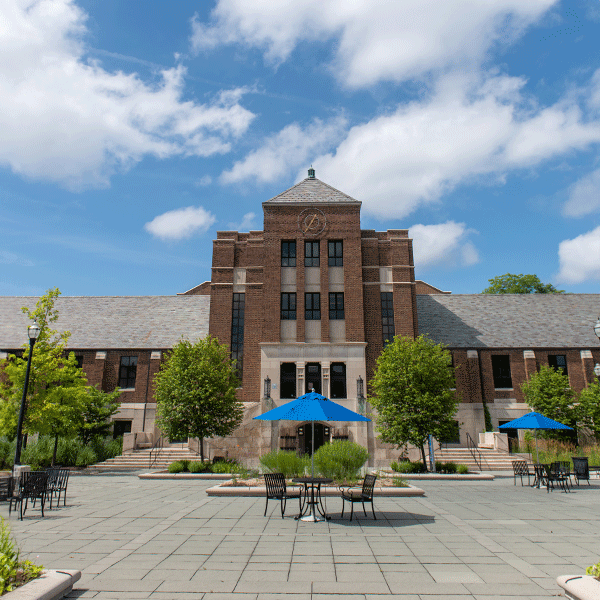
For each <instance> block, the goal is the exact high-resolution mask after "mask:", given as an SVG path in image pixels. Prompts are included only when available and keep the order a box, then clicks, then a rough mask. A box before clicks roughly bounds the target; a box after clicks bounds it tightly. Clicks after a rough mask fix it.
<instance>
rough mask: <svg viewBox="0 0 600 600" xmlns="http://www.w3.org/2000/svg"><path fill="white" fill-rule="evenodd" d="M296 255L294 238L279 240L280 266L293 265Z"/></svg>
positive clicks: (294, 264)
mask: <svg viewBox="0 0 600 600" xmlns="http://www.w3.org/2000/svg"><path fill="white" fill-rule="evenodd" d="M296 257H297V248H296V240H281V266H282V267H295V266H296Z"/></svg>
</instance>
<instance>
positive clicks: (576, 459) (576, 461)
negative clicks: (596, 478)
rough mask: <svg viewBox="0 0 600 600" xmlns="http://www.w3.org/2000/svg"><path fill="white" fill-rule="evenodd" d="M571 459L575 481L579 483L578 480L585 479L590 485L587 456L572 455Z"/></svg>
mask: <svg viewBox="0 0 600 600" xmlns="http://www.w3.org/2000/svg"><path fill="white" fill-rule="evenodd" d="M571 460H572V461H573V475H574V476H575V483H577V485H579V482H580V481H582V480H583V481H587V482H588V485H590V467H589V464H588V458H587V456H572V457H571Z"/></svg>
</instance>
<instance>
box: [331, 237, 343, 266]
mask: <svg viewBox="0 0 600 600" xmlns="http://www.w3.org/2000/svg"><path fill="white" fill-rule="evenodd" d="M327 264H328V266H330V267H343V266H344V240H328V241H327Z"/></svg>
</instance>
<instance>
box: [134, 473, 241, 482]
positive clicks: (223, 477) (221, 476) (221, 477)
mask: <svg viewBox="0 0 600 600" xmlns="http://www.w3.org/2000/svg"><path fill="white" fill-rule="evenodd" d="M138 477H139V478H140V479H200V480H202V479H204V480H208V481H210V480H213V479H214V480H217V481H227V480H229V479H231V474H230V473H168V472H167V471H161V472H160V473H140V474H139V475H138Z"/></svg>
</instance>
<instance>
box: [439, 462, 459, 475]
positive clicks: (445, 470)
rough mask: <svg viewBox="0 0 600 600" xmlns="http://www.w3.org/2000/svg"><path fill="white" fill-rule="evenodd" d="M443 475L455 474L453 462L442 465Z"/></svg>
mask: <svg viewBox="0 0 600 600" xmlns="http://www.w3.org/2000/svg"><path fill="white" fill-rule="evenodd" d="M442 470H443V471H442V472H443V473H456V464H455V463H453V462H447V463H444V464H443V465H442Z"/></svg>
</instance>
